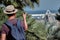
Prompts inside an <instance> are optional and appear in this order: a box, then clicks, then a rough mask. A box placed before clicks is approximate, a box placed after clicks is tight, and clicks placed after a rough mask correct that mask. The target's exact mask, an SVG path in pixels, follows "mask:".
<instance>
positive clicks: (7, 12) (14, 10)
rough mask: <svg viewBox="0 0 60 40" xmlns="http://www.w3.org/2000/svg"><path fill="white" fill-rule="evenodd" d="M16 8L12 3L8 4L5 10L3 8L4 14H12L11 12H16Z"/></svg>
mask: <svg viewBox="0 0 60 40" xmlns="http://www.w3.org/2000/svg"><path fill="white" fill-rule="evenodd" d="M17 11H18V10H17V9H15V8H14V6H13V5H8V6H7V7H6V8H5V10H4V13H5V14H13V13H16V12H17Z"/></svg>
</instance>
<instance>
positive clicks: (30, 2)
mask: <svg viewBox="0 0 60 40" xmlns="http://www.w3.org/2000/svg"><path fill="white" fill-rule="evenodd" d="M34 3H36V4H39V0H0V4H4V5H5V6H7V5H11V4H12V5H14V6H15V7H16V8H18V9H21V10H23V7H25V6H29V7H31V8H33V7H34Z"/></svg>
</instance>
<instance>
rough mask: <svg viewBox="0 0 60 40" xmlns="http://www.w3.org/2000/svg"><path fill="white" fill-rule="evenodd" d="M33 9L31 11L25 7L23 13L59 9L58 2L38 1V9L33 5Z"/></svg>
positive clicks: (59, 0)
mask: <svg viewBox="0 0 60 40" xmlns="http://www.w3.org/2000/svg"><path fill="white" fill-rule="evenodd" d="M34 6H35V8H34V9H33V10H32V9H31V8H30V7H28V6H27V7H25V8H24V10H25V11H36V10H49V9H50V10H58V8H59V7H60V0H40V3H39V7H38V6H37V5H36V4H34Z"/></svg>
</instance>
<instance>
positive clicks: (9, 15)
mask: <svg viewBox="0 0 60 40" xmlns="http://www.w3.org/2000/svg"><path fill="white" fill-rule="evenodd" d="M13 15H15V13H14V14H7V16H8V17H11V16H13Z"/></svg>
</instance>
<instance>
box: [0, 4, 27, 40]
mask: <svg viewBox="0 0 60 40" xmlns="http://www.w3.org/2000/svg"><path fill="white" fill-rule="evenodd" d="M17 11H18V10H17V9H16V8H15V7H14V6H13V5H8V6H7V7H6V8H5V10H4V13H5V14H6V15H7V16H8V19H7V21H6V22H5V23H4V24H2V31H1V40H25V33H24V31H25V30H27V29H28V26H27V22H26V14H24V13H23V21H22V20H21V19H17V18H16V12H17Z"/></svg>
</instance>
